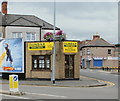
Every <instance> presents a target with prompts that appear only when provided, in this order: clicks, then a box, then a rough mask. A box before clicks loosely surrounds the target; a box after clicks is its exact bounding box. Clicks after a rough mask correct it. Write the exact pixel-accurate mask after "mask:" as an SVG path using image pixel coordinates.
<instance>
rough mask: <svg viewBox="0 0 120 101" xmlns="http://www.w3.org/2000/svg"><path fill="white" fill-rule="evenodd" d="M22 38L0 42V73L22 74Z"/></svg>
mask: <svg viewBox="0 0 120 101" xmlns="http://www.w3.org/2000/svg"><path fill="white" fill-rule="evenodd" d="M23 48H24V47H23V41H22V38H14V39H1V40H0V72H11V73H23V72H24V66H23V62H24V60H23V59H24V58H23V57H24V51H23V50H24V49H23Z"/></svg>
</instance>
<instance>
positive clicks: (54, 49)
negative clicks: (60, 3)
mask: <svg viewBox="0 0 120 101" xmlns="http://www.w3.org/2000/svg"><path fill="white" fill-rule="evenodd" d="M55 21H56V2H55V0H54V28H53V29H54V32H53V36H54V37H53V42H54V46H53V63H52V78H51V79H52V82H53V84H55V57H56V43H55V26H56V22H55Z"/></svg>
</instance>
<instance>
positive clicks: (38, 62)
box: [32, 55, 51, 70]
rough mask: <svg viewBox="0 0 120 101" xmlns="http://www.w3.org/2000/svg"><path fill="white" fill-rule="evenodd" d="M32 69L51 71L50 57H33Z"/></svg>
mask: <svg viewBox="0 0 120 101" xmlns="http://www.w3.org/2000/svg"><path fill="white" fill-rule="evenodd" d="M32 67H33V69H37V70H49V69H50V67H51V63H50V55H37V56H36V55H33V56H32Z"/></svg>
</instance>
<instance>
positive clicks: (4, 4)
mask: <svg viewBox="0 0 120 101" xmlns="http://www.w3.org/2000/svg"><path fill="white" fill-rule="evenodd" d="M7 4H8V2H7V1H3V2H2V13H3V14H7Z"/></svg>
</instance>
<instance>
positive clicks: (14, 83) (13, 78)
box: [9, 75, 19, 92]
mask: <svg viewBox="0 0 120 101" xmlns="http://www.w3.org/2000/svg"><path fill="white" fill-rule="evenodd" d="M9 90H10V92H19V89H18V75H9Z"/></svg>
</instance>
